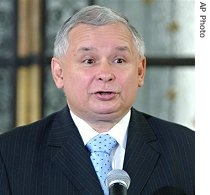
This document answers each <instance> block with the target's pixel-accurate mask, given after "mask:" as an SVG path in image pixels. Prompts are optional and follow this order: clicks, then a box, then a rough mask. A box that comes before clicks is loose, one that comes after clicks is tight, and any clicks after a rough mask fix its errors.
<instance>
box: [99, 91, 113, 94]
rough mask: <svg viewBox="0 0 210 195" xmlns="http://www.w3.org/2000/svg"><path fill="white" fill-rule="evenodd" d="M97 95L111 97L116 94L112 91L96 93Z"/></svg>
mask: <svg viewBox="0 0 210 195" xmlns="http://www.w3.org/2000/svg"><path fill="white" fill-rule="evenodd" d="M96 94H100V95H111V94H115V93H114V92H111V91H98V92H96Z"/></svg>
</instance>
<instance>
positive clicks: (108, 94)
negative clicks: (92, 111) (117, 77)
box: [94, 91, 117, 101]
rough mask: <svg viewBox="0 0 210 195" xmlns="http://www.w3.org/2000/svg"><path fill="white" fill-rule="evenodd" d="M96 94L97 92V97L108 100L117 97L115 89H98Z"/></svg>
mask: <svg viewBox="0 0 210 195" xmlns="http://www.w3.org/2000/svg"><path fill="white" fill-rule="evenodd" d="M94 94H95V96H96V98H97V99H99V100H104V101H108V100H111V99H113V98H115V96H116V94H117V93H116V92H113V91H97V92H96V93H94Z"/></svg>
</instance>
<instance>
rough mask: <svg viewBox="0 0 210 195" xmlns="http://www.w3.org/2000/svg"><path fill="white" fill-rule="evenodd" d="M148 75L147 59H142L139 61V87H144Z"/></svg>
mask: <svg viewBox="0 0 210 195" xmlns="http://www.w3.org/2000/svg"><path fill="white" fill-rule="evenodd" d="M145 73H146V58H145V57H141V58H140V59H139V65H138V77H139V79H138V87H142V86H143V85H144V78H145Z"/></svg>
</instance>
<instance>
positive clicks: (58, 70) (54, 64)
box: [51, 57, 64, 89]
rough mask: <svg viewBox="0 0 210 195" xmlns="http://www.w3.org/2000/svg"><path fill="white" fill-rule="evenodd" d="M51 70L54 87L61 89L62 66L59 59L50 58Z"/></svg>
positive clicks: (62, 84)
mask: <svg viewBox="0 0 210 195" xmlns="http://www.w3.org/2000/svg"><path fill="white" fill-rule="evenodd" d="M51 71H52V76H53V80H54V82H55V85H56V87H57V88H58V89H63V86H64V83H63V67H62V64H61V62H60V60H59V59H57V58H55V57H53V58H52V60H51Z"/></svg>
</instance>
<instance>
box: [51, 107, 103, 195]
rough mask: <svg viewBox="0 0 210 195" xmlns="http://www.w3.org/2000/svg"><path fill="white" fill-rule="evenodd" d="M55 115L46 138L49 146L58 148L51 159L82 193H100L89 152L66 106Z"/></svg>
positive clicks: (99, 194) (100, 189) (100, 194)
mask: <svg viewBox="0 0 210 195" xmlns="http://www.w3.org/2000/svg"><path fill="white" fill-rule="evenodd" d="M57 115H58V116H57V117H56V119H55V121H54V123H53V125H52V126H53V128H52V129H51V133H50V135H49V139H48V145H49V147H57V148H58V149H57V152H56V154H55V155H54V156H53V158H52V161H53V162H54V163H55V165H56V166H57V168H58V169H60V170H61V171H62V172H63V174H64V175H65V176H66V177H67V178H68V179H69V180H70V181H71V182H72V183H73V184H74V186H75V187H76V188H77V189H78V190H79V191H81V193H82V194H97V195H102V194H103V191H102V188H101V185H100V182H99V180H98V178H97V175H96V173H95V170H94V167H93V165H92V163H91V160H90V158H89V152H88V151H87V149H86V148H85V146H84V143H83V141H82V138H81V136H80V134H79V132H78V130H77V128H76V126H75V124H74V122H73V120H72V118H71V116H70V113H69V110H68V108H65V109H64V110H63V111H61V113H59V114H57Z"/></svg>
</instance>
